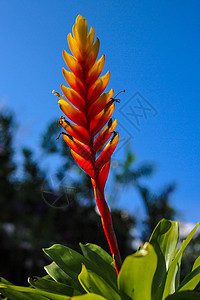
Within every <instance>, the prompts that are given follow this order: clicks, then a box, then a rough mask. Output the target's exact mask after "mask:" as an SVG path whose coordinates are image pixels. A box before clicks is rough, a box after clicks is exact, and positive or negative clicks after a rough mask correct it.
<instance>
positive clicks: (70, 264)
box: [44, 244, 98, 292]
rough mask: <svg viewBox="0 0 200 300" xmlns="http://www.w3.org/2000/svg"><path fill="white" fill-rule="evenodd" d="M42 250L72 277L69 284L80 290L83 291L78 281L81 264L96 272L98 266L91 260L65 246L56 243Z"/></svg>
mask: <svg viewBox="0 0 200 300" xmlns="http://www.w3.org/2000/svg"><path fill="white" fill-rule="evenodd" d="M44 252H45V253H46V254H47V255H48V256H49V257H50V258H51V259H52V260H53V261H54V262H55V263H56V265H58V266H59V267H60V268H61V269H62V271H64V272H65V273H66V274H67V275H68V276H69V277H70V278H72V279H73V282H71V284H73V287H74V288H76V289H78V290H80V291H81V292H83V289H82V286H81V285H80V283H79V281H78V275H79V274H80V272H81V267H82V264H84V265H85V266H86V267H87V268H88V269H91V270H93V271H94V272H96V273H98V268H97V267H96V266H95V265H94V264H93V263H92V262H90V261H89V260H88V259H87V258H85V257H84V256H83V255H81V254H80V253H78V252H76V251H74V250H72V249H70V248H68V247H66V246H63V245H59V244H56V245H53V246H52V247H50V248H48V249H44ZM71 284H69V285H71Z"/></svg>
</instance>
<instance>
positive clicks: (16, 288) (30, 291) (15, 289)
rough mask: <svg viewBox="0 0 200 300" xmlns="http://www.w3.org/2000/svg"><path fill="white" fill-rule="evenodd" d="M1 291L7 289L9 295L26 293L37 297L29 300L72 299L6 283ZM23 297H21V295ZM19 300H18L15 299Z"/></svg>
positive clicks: (2, 285) (0, 285) (1, 286)
mask: <svg viewBox="0 0 200 300" xmlns="http://www.w3.org/2000/svg"><path fill="white" fill-rule="evenodd" d="M0 289H5V291H8V293H11V294H14V292H22V294H23V293H26V294H27V295H28V296H31V295H37V297H35V298H29V299H46V298H40V297H38V296H45V297H47V299H49V298H50V299H53V300H67V299H70V297H68V296H64V295H59V294H55V293H49V292H46V291H42V290H38V289H34V288H30V287H23V286H16V285H8V284H4V283H0ZM20 297H21V295H20ZM15 299H17V298H15ZM19 299H28V298H19Z"/></svg>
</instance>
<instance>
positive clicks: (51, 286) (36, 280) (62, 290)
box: [28, 277, 80, 297]
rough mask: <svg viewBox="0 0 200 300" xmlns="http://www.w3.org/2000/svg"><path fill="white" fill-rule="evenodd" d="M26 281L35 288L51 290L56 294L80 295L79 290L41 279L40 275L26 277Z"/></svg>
mask: <svg viewBox="0 0 200 300" xmlns="http://www.w3.org/2000/svg"><path fill="white" fill-rule="evenodd" d="M28 282H29V283H30V284H31V285H32V286H33V287H34V288H37V289H41V290H44V291H46V292H52V293H57V294H62V295H66V296H70V297H71V296H74V295H80V292H78V291H75V290H74V289H73V288H72V287H70V286H67V285H66V284H63V283H60V282H56V281H52V280H48V279H43V278H40V277H32V278H31V277H30V278H29V279H28Z"/></svg>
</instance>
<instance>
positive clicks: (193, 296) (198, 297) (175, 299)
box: [165, 291, 200, 300]
mask: <svg viewBox="0 0 200 300" xmlns="http://www.w3.org/2000/svg"><path fill="white" fill-rule="evenodd" d="M165 300H200V293H199V292H190V291H187V292H178V293H175V294H172V295H170V296H168V297H167V298H165Z"/></svg>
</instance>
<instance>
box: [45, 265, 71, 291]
mask: <svg viewBox="0 0 200 300" xmlns="http://www.w3.org/2000/svg"><path fill="white" fill-rule="evenodd" d="M44 269H45V271H46V272H47V274H49V276H50V277H51V278H53V279H54V280H55V281H57V282H60V283H64V284H67V285H69V286H72V287H74V283H73V279H72V278H71V277H70V276H69V275H67V274H66V273H65V272H64V271H63V270H62V269H61V268H60V267H59V266H58V265H57V264H56V263H55V262H52V263H51V264H50V265H48V266H45V267H44Z"/></svg>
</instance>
